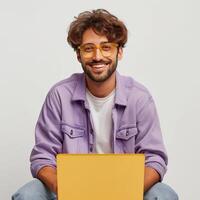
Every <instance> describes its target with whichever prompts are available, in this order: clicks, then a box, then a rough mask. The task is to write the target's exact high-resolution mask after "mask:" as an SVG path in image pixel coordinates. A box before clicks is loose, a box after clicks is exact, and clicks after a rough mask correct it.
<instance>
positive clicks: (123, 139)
mask: <svg viewBox="0 0 200 200" xmlns="http://www.w3.org/2000/svg"><path fill="white" fill-rule="evenodd" d="M137 133H138V131H137V128H136V127H133V128H123V129H119V130H118V131H117V133H116V141H117V143H118V145H120V148H121V149H122V150H123V152H124V153H135V136H136V135H137Z"/></svg>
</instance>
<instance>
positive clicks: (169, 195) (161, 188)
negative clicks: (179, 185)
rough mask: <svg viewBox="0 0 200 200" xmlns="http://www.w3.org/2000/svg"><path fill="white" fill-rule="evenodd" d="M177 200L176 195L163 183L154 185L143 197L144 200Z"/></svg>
mask: <svg viewBox="0 0 200 200" xmlns="http://www.w3.org/2000/svg"><path fill="white" fill-rule="evenodd" d="M153 199H158V200H178V199H179V198H178V195H177V193H176V192H175V191H174V190H173V189H172V188H171V187H170V186H168V185H166V184H164V183H156V184H155V185H154V186H152V188H150V189H149V190H148V191H147V192H146V193H145V196H144V200H153Z"/></svg>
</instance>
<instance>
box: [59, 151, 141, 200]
mask: <svg viewBox="0 0 200 200" xmlns="http://www.w3.org/2000/svg"><path fill="white" fill-rule="evenodd" d="M57 181H58V200H142V199H143V187H144V155H143V154H58V155H57Z"/></svg>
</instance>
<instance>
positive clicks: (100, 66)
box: [92, 64, 107, 68]
mask: <svg viewBox="0 0 200 200" xmlns="http://www.w3.org/2000/svg"><path fill="white" fill-rule="evenodd" d="M106 66H107V64H103V65H98V64H97V65H92V67H94V68H102V67H106Z"/></svg>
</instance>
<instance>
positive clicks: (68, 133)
mask: <svg viewBox="0 0 200 200" xmlns="http://www.w3.org/2000/svg"><path fill="white" fill-rule="evenodd" d="M61 131H62V133H64V134H63V138H64V140H63V153H82V152H83V151H84V139H85V137H84V136H85V130H84V129H79V128H74V127H71V126H69V125H65V124H64V125H62V126H61Z"/></svg>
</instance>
